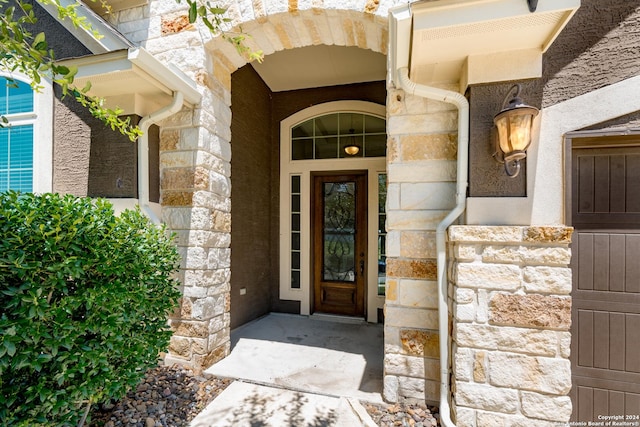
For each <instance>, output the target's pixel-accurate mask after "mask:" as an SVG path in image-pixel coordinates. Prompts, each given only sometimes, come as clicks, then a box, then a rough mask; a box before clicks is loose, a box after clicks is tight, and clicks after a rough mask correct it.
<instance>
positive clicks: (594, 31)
mask: <svg viewBox="0 0 640 427" xmlns="http://www.w3.org/2000/svg"><path fill="white" fill-rule="evenodd" d="M580 3H581V4H580V8H579V9H578V11H577V12H576V14H575V15H574V16H573V18H572V19H571V21H569V23H568V24H567V26H566V27H565V29H564V30H563V31H562V33H561V34H560V36H559V37H558V38H557V39H556V41H555V42H554V43H553V44H552V45H551V47H550V48H549V50H548V51H547V52H546V53H545V55H544V59H543V61H544V62H543V68H542V74H543V77H542V81H541V83H542V84H543V88H544V89H543V90H544V97H543V101H542V106H543V107H548V106H550V105H553V104H556V103H558V102H562V101H565V100H567V99H570V98H574V97H576V96H579V95H583V94H585V93H588V92H591V91H593V90H595V89H598V88H601V87H604V86H607V85H610V84H612V83H616V82H619V81H622V80H624V79H627V78H629V77H633V76H636V75H638V73H639V72H640V49H638V45H639V44H640V32H638V27H639V26H640V8H639V7H638V2H637V1H632V0H627V1H620V0H581V2H580Z"/></svg>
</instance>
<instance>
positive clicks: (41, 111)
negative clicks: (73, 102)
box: [0, 72, 53, 193]
mask: <svg viewBox="0 0 640 427" xmlns="http://www.w3.org/2000/svg"><path fill="white" fill-rule="evenodd" d="M0 76H2V77H5V78H12V79H15V80H19V81H21V82H23V83H27V84H30V80H29V78H28V77H27V76H25V75H23V74H21V73H15V72H14V73H11V74H9V73H0ZM6 117H7V118H8V119H9V124H10V125H11V124H12V123H15V125H16V126H18V125H24V124H33V189H32V191H33V192H34V193H50V192H51V191H53V86H52V84H51V82H49V81H48V80H46V79H42V81H41V82H40V89H39V91H34V92H33V112H32V113H18V114H10V115H7V116H6Z"/></svg>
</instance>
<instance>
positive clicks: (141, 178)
mask: <svg viewBox="0 0 640 427" xmlns="http://www.w3.org/2000/svg"><path fill="white" fill-rule="evenodd" d="M183 101H184V95H183V94H182V92H180V91H175V92H173V101H172V102H171V104H169V105H167V106H166V107H163V108H161V109H159V110H157V111H154V112H153V113H150V114H149V115H147V116H144V117H143V118H142V120H140V123H138V127H139V128H140V130H141V131H142V135H141V136H140V137H139V138H138V205H139V206H140V209H141V210H142V212H143V213H144V214H146V215H147V216H148V217H149V218H150V219H151V221H153V222H154V223H156V224H159V223H160V218H158V216H157V215H156V214H155V212H153V210H152V209H151V206H150V205H149V128H150V127H151V125H153V124H155V123H157V122H159V121H161V120H164V119H166V118H167V117H169V116H172V115H174V114H175V113H177V112H178V111H180V110H181V109H182V104H183Z"/></svg>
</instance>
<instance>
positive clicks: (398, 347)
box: [383, 86, 458, 402]
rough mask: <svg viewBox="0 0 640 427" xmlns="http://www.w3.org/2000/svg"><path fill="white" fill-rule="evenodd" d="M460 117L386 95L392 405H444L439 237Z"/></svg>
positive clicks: (387, 362) (415, 99) (448, 204)
mask: <svg viewBox="0 0 640 427" xmlns="http://www.w3.org/2000/svg"><path fill="white" fill-rule="evenodd" d="M443 88H444V89H449V90H455V89H456V88H455V87H453V86H451V87H443ZM457 114H458V112H457V110H456V108H455V107H454V106H452V105H451V104H447V103H443V102H437V101H432V100H428V99H425V98H422V97H419V96H413V95H407V94H405V93H404V91H402V90H399V89H394V88H390V89H389V91H388V95H387V116H388V117H387V133H388V134H389V140H388V144H387V162H388V168H387V174H388V175H387V179H388V190H387V191H388V192H387V292H386V300H385V326H384V341H385V349H384V351H385V358H384V391H383V394H384V398H385V399H386V400H388V401H392V402H394V401H397V400H400V399H418V400H426V401H428V402H437V401H438V400H439V393H440V390H439V387H440V374H439V372H440V371H439V366H440V362H439V345H438V339H439V334H438V292H437V284H436V279H437V277H436V275H437V272H436V240H435V230H436V226H437V225H438V223H439V222H440V221H442V219H444V217H445V216H446V215H447V214H448V212H449V211H450V210H451V209H453V207H454V205H455V185H456V184H455V181H456V155H457Z"/></svg>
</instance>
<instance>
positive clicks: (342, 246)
mask: <svg viewBox="0 0 640 427" xmlns="http://www.w3.org/2000/svg"><path fill="white" fill-rule="evenodd" d="M355 190H356V183H355V182H326V183H324V187H323V193H324V194H323V205H324V219H323V231H322V233H323V246H324V248H323V258H324V259H323V264H322V265H323V279H324V280H325V281H339V282H354V281H355V257H354V247H355V232H356V230H355V223H356V197H355V196H356V191H355Z"/></svg>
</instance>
